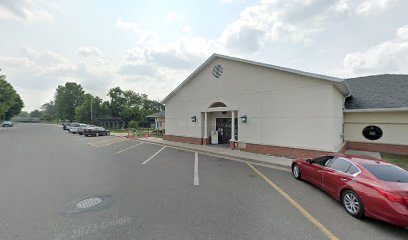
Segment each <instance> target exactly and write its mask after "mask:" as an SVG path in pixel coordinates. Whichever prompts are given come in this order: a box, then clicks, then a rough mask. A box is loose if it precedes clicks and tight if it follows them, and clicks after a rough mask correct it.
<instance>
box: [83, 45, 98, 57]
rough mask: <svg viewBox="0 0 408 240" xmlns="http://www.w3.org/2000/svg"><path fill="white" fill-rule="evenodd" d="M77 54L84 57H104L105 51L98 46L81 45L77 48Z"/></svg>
mask: <svg viewBox="0 0 408 240" xmlns="http://www.w3.org/2000/svg"><path fill="white" fill-rule="evenodd" d="M77 54H78V55H80V56H82V57H103V53H102V51H101V50H99V48H97V47H94V46H92V47H81V48H79V49H78V50H77Z"/></svg>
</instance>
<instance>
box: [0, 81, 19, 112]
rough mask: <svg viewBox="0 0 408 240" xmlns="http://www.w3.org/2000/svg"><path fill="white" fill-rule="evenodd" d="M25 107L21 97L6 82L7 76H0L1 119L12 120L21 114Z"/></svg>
mask: <svg viewBox="0 0 408 240" xmlns="http://www.w3.org/2000/svg"><path fill="white" fill-rule="evenodd" d="M23 107H24V103H23V101H22V100H21V97H20V95H18V93H17V92H16V90H14V88H13V86H11V84H10V83H8V82H7V81H6V76H5V75H0V117H1V118H2V119H10V118H11V117H13V116H14V115H17V114H19V113H20V111H21V109H22V108H23Z"/></svg>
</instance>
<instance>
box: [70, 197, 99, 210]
mask: <svg viewBox="0 0 408 240" xmlns="http://www.w3.org/2000/svg"><path fill="white" fill-rule="evenodd" d="M101 202H102V199H101V198H88V199H85V200H82V201H80V202H79V203H77V204H76V207H77V208H90V207H93V206H96V205H98V204H99V203H101Z"/></svg>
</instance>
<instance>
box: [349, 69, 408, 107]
mask: <svg viewBox="0 0 408 240" xmlns="http://www.w3.org/2000/svg"><path fill="white" fill-rule="evenodd" d="M346 81H347V82H348V84H349V86H350V89H351V92H352V93H353V95H352V96H351V97H349V98H347V100H346V102H345V108H346V112H370V111H388V110H389V111H398V110H401V111H402V110H404V109H405V110H406V109H407V108H408V75H403V74H383V75H375V76H366V77H358V78H350V79H347V80H346Z"/></svg>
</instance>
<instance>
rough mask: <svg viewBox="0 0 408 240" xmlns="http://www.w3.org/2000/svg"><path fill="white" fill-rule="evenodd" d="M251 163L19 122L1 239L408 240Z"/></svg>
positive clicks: (13, 132)
mask: <svg viewBox="0 0 408 240" xmlns="http://www.w3.org/2000/svg"><path fill="white" fill-rule="evenodd" d="M251 166H252V167H255V169H256V170H257V171H258V172H259V173H261V174H262V175H263V176H264V177H265V178H267V179H268V180H270V181H271V182H272V183H273V184H276V187H278V188H279V189H281V190H282V191H283V192H284V193H286V194H287V197H284V196H283V195H282V193H280V192H279V191H277V189H276V188H274V187H272V185H271V184H270V183H268V182H267V181H266V180H265V178H264V177H262V176H261V175H259V173H257V172H256V171H254V170H253V169H252V168H251ZM251 166H249V165H248V164H246V163H243V162H239V161H232V160H226V159H223V158H219V157H215V156H207V155H204V154H195V153H194V152H191V151H184V150H180V149H174V148H171V147H169V146H167V147H166V146H162V145H159V144H150V143H146V142H138V141H134V140H131V141H129V140H126V139H122V138H117V137H113V136H107V137H83V136H79V135H76V134H75V135H74V134H70V133H68V132H66V131H63V130H62V128H61V127H59V126H56V125H46V124H16V125H15V127H13V128H8V129H3V130H2V131H0V239H4V240H9V239H41V240H44V239H50V240H57V239H59V240H69V239H115V240H121V239H123V240H136V239H166V240H168V239H175V240H182V239H329V238H332V239H336V238H338V239H361V240H362V239H370V240H374V239H408V230H405V229H402V228H399V227H396V226H392V225H389V224H386V223H382V222H379V221H376V220H371V219H364V220H357V219H354V218H352V217H350V216H349V215H347V213H346V212H345V211H344V210H343V209H342V207H341V205H340V204H339V203H338V202H336V201H335V200H334V199H332V198H331V197H329V196H328V195H327V194H325V193H324V192H322V191H320V190H318V189H316V188H315V187H313V186H311V185H310V184H307V183H305V182H302V181H296V180H295V179H294V178H293V177H292V176H291V175H290V173H288V172H287V171H281V170H277V169H273V168H267V167H262V166H257V165H251ZM288 198H289V199H291V200H292V201H293V202H295V203H296V204H298V205H299V206H298V207H299V208H295V207H294V203H293V202H291V201H290V200H288ZM303 211H304V212H303ZM305 212H306V213H307V214H306V213H305ZM308 214H309V215H308ZM325 230H327V231H326V232H325Z"/></svg>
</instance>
